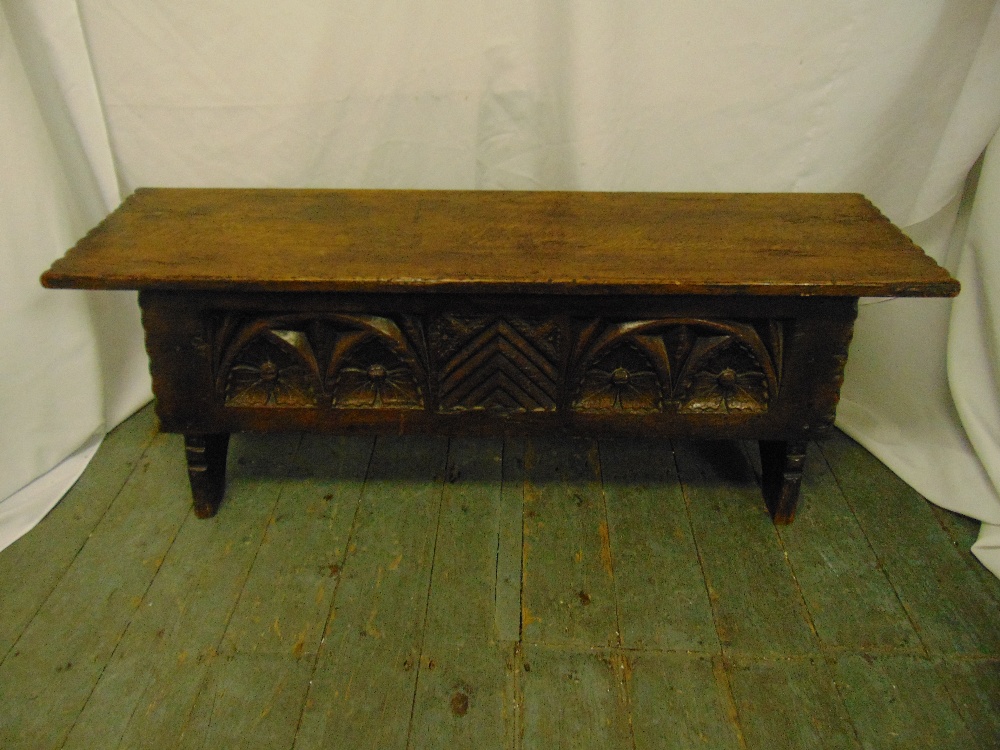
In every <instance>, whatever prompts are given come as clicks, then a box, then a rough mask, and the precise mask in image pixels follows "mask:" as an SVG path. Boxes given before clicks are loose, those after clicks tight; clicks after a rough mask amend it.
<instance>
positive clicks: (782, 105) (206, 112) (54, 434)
mask: <svg viewBox="0 0 1000 750" xmlns="http://www.w3.org/2000/svg"><path fill="white" fill-rule="evenodd" d="M2 7H3V9H4V10H5V16H4V18H5V21H4V29H3V30H2V31H3V34H4V36H3V37H2V44H3V46H2V47H0V64H2V66H3V67H2V69H0V72H2V73H3V74H4V75H3V79H2V83H0V85H2V86H4V87H6V88H7V89H8V90H5V91H3V92H0V93H2V94H3V97H2V99H0V101H3V102H5V104H4V105H3V106H4V107H5V109H4V111H3V112H2V113H0V115H2V117H3V121H2V122H0V124H3V125H8V123H9V127H5V129H4V131H3V132H4V135H3V136H2V137H3V138H4V145H3V148H4V152H3V153H4V155H6V154H8V153H9V154H10V155H11V158H12V159H13V161H8V160H5V161H4V162H3V163H4V164H17V167H16V169H17V172H18V175H19V180H18V183H17V193H16V195H14V194H12V195H11V198H10V200H8V198H7V195H6V191H8V190H9V189H10V187H11V181H10V180H4V185H5V188H4V189H5V194H4V201H3V205H2V207H0V208H2V212H3V213H2V217H0V221H3V222H5V224H4V229H9V230H10V231H4V232H3V236H2V238H0V243H3V244H2V245H0V247H2V251H3V253H4V259H5V260H7V261H8V263H6V264H5V268H10V267H14V268H16V269H18V272H17V273H16V274H14V275H12V276H10V277H8V276H7V275H6V271H5V276H4V288H3V291H4V292H5V296H4V306H5V315H4V325H3V328H2V329H0V331H2V333H0V335H2V338H0V346H3V347H4V350H5V351H7V352H16V354H15V355H14V356H13V357H12V358H9V359H7V360H6V361H4V362H3V364H2V365H0V367H3V368H4V369H3V372H4V376H5V381H4V382H5V383H15V382H16V383H18V386H17V388H16V389H11V388H6V389H4V390H3V392H2V395H0V409H2V410H3V412H2V416H3V424H4V428H3V430H4V436H3V440H4V443H3V448H4V451H3V455H2V459H0V460H3V462H4V471H3V473H2V480H0V481H2V485H0V496H4V495H6V494H8V493H9V492H11V491H13V490H16V489H17V488H19V487H21V486H22V485H23V484H24V483H25V482H27V481H28V480H30V479H31V477H33V476H36V475H38V474H40V473H42V472H44V471H45V470H46V469H48V468H49V467H50V466H51V465H52V464H53V463H54V462H55V461H57V460H58V458H60V457H61V456H63V455H66V454H67V453H68V452H70V451H71V450H73V449H74V448H75V447H77V446H79V445H81V444H82V443H83V442H85V440H86V438H87V436H89V435H91V434H92V433H94V432H100V431H101V429H102V427H108V426H111V425H113V424H114V423H115V422H116V421H118V420H119V419H120V418H121V417H122V416H123V415H124V414H125V413H127V412H128V411H129V410H131V409H133V408H135V407H136V406H137V405H138V404H140V403H141V402H142V400H143V398H144V395H145V393H146V389H148V379H147V378H146V376H145V374H144V367H145V360H144V356H143V354H142V351H141V348H140V346H139V342H140V340H141V334H140V333H139V330H138V324H137V321H136V317H135V315H134V299H133V298H132V297H130V296H128V295H103V296H99V295H85V296H82V295H73V294H71V293H66V292H59V293H56V292H43V291H41V290H39V289H38V288H37V282H36V279H37V274H38V273H40V272H41V270H43V269H44V268H45V267H46V266H47V264H48V262H49V261H50V260H51V259H52V257H54V256H55V255H58V254H59V253H61V252H62V250H63V249H65V246H68V245H69V244H71V243H72V241H73V240H74V239H75V238H76V236H78V235H79V234H81V233H82V232H83V231H84V230H85V229H86V228H87V227H88V226H89V225H90V224H92V223H94V221H96V219H97V218H99V215H100V214H101V213H103V212H104V211H105V210H106V209H108V208H109V207H111V206H113V205H114V204H115V203H116V202H117V200H118V197H119V195H120V194H126V193H128V192H131V190H133V189H134V188H135V187H137V186H140V185H212V186H228V185H248V186H328V187H376V186H378V187H431V188H435V187H441V188H443V187H455V188H517V189H535V188H565V189H581V190H597V189H600V190H709V191H716V190H717V191H738V190H750V191H761V190H770V191H829V190H847V191H858V192H864V193H866V194H867V195H869V197H871V198H872V199H873V200H874V201H875V203H876V204H877V205H879V207H880V208H882V210H883V211H884V212H885V213H886V214H887V215H888V216H889V217H890V218H891V219H893V220H894V221H895V222H896V223H898V224H900V225H902V226H904V227H905V228H907V231H909V232H910V233H911V234H912V235H913V236H914V238H915V239H917V241H918V242H921V243H923V244H924V246H925V248H926V249H927V250H928V251H929V252H930V253H931V254H932V255H934V256H935V257H936V258H938V259H939V260H941V261H942V262H945V263H946V264H948V265H949V267H950V268H952V269H953V270H956V271H958V270H960V271H961V273H962V275H963V281H964V282H965V283H966V291H965V292H964V293H963V295H962V296H961V297H959V301H958V303H956V304H955V305H954V314H953V312H952V311H953V305H952V303H951V302H949V301H932V300H903V301H892V302H884V303H878V304H868V305H865V306H864V308H863V310H862V314H861V316H860V319H859V324H858V331H857V336H856V341H855V344H854V346H853V347H852V352H851V360H850V365H849V373H848V380H847V383H846V384H845V389H844V402H843V406H842V410H841V424H842V426H844V427H845V428H846V429H848V431H849V432H851V434H853V435H854V436H855V437H857V438H858V439H860V440H861V441H862V442H863V443H865V445H867V446H868V447H870V448H871V449H872V450H873V451H875V452H876V454H877V455H879V456H880V457H881V458H883V460H886V461H887V462H888V463H889V464H890V466H892V467H893V468H894V469H895V470H896V471H897V472H899V473H900V474H901V475H902V476H903V477H904V478H905V479H906V480H907V481H909V482H910V483H911V484H913V485H914V486H915V487H916V488H917V489H918V490H920V491H921V492H922V493H923V494H925V495H926V496H928V497H929V498H930V499H932V500H934V501H935V502H938V503H941V504H943V505H946V506H947V507H950V508H953V509H955V510H959V511H961V512H963V513H967V514H969V515H973V516H976V517H978V518H981V519H985V520H987V521H989V522H990V523H991V524H997V525H1000V497H998V494H997V491H996V487H997V482H998V480H1000V450H998V443H997V437H998V433H1000V404H998V397H997V393H998V391H997V372H996V367H997V366H996V359H995V357H994V356H993V351H994V349H993V347H994V346H995V333H996V332H997V331H1000V328H998V327H997V326H996V324H995V323H996V318H995V316H994V311H993V309H994V308H993V307H991V305H990V300H991V299H993V300H995V299H998V297H997V296H996V295H997V294H998V293H1000V288H998V285H1000V269H997V268H994V266H995V265H997V264H1000V261H998V260H997V258H1000V229H998V227H997V226H996V224H995V216H996V212H997V211H996V209H997V206H998V197H997V194H998V192H1000V191H998V189H997V188H996V187H994V188H988V185H989V184H993V183H994V182H996V181H997V179H998V178H997V177H996V175H995V173H996V172H997V171H1000V170H998V169H997V168H996V167H995V162H996V161H997V160H998V159H997V158H993V159H988V160H987V161H986V163H985V165H984V168H983V173H982V177H981V181H980V186H979V191H978V193H977V194H976V196H975V202H973V201H972V194H971V193H970V194H969V196H968V199H967V200H966V203H965V204H964V205H965V206H966V211H964V212H960V211H959V209H960V207H961V206H962V205H963V204H962V203H961V197H962V191H963V186H964V185H965V183H966V178H967V175H968V173H969V170H970V168H971V167H972V165H973V164H974V163H975V162H976V159H977V158H978V157H979V156H980V154H981V153H982V151H983V149H984V148H985V146H986V144H987V143H988V142H989V140H990V138H991V137H992V134H993V133H994V132H995V131H996V129H997V126H998V123H1000V96H998V93H1000V91H998V86H1000V14H998V11H997V7H996V3H995V2H992V1H987V0H922V2H920V3H913V2H912V0H851V1H849V2H844V1H840V2H818V3H808V4H806V3H798V2H794V1H793V0H768V1H767V2H761V3H754V4H752V5H747V4H746V3H744V2H737V1H736V0H725V1H723V2H716V3H704V2H696V1H695V0H684V1H681V2H672V3H669V4H667V3H658V4H654V3H647V2H642V1H641V0H619V1H617V2H614V3H611V2H604V1H601V2H597V1H595V2H593V3H587V4H584V3H577V4H571V3H568V2H564V1H560V2H556V1H549V2H545V1H543V0H511V1H510V2H506V3H503V4H487V3H478V2H474V1H470V0H463V1H462V2H457V1H455V0H431V1H429V2H428V1H426V0H425V1H423V2H415V1H414V0H408V1H404V0H394V1H392V2H390V1H389V0H370V2H367V3H365V4H363V5H362V6H358V5H357V4H355V3H350V4H349V3H337V2H318V1H317V2H309V1H308V0H290V1H288V2H283V3H274V2H270V1H268V2H264V1H263V0H239V1H237V0H215V1H214V2H207V3H206V2H203V1H202V2H190V1H187V2H179V1H178V2H172V3H155V2H152V1H150V0H44V1H42V2H37V3H31V4H29V3H23V2H17V1H16V0H3V5H2ZM119 190H120V193H119ZM991 206H992V209H993V210H992V212H991V210H990V207H991ZM991 221H992V222H994V223H991ZM8 225H9V226H8ZM966 226H967V227H968V232H966V231H965V228H966ZM8 290H9V291H8ZM95 299H100V300H103V301H102V302H98V303H95V302H93V301H90V300H95ZM10 300H14V301H15V304H13V305H12V304H11V302H10ZM8 308H9V309H8ZM29 333H30V337H29ZM26 337H28V338H27V339H26ZM949 341H950V344H949ZM38 342H44V344H45V346H39V345H38ZM67 342H69V343H67ZM109 343H113V345H110V346H109ZM67 347H69V348H70V351H69V353H66V352H65V349H66V348H67ZM43 352H46V353H47V355H46V354H43ZM57 353H58V354H57ZM949 357H950V359H948V358H949ZM967 363H968V364H967ZM949 370H950V373H951V376H952V386H953V387H954V389H955V392H956V394H957V395H956V399H955V401H953V400H952V397H951V396H950V394H949V385H948V373H949ZM8 378H10V379H8ZM15 393H16V395H15ZM984 393H985V394H987V395H985V396H984V395H983V394H984ZM970 415H971V416H970ZM970 420H971V421H970ZM963 421H964V423H965V428H963ZM15 426H16V431H15ZM966 429H968V433H966ZM3 505H6V503H4V504H3ZM3 505H0V508H2V507H3ZM987 532H988V533H995V530H990V529H987ZM0 533H2V532H0ZM984 536H985V535H984ZM996 555H997V556H996V557H995V558H993V562H992V563H991V564H992V565H994V566H995V567H994V570H995V571H997V572H998V573H1000V551H997V553H996Z"/></svg>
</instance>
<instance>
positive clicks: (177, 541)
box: [0, 409, 1000, 750]
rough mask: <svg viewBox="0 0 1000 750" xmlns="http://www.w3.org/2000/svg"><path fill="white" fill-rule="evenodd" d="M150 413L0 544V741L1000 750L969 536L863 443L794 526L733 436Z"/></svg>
mask: <svg viewBox="0 0 1000 750" xmlns="http://www.w3.org/2000/svg"><path fill="white" fill-rule="evenodd" d="M229 479H230V481H229V488H228V490H227V494H226V499H225V502H224V503H223V505H222V508H221V510H220V512H219V514H218V515H217V516H216V517H215V518H213V519H211V520H199V519H197V518H195V517H194V515H193V514H192V512H191V510H190V499H189V495H188V488H187V482H186V472H185V467H184V456H183V445H182V441H181V440H180V439H179V438H178V437H177V436H172V435H160V434H157V433H156V431H155V420H154V419H153V417H152V413H151V411H150V410H149V409H146V410H143V411H142V412H140V413H139V414H137V415H136V416H135V417H133V418H132V419H131V420H129V421H128V422H126V423H125V424H123V425H122V426H121V427H120V428H119V429H117V430H116V431H115V432H113V433H112V434H111V435H110V436H109V437H108V439H107V440H106V442H105V444H104V446H103V447H102V448H101V450H100V451H99V452H98V455H97V458H96V459H95V460H94V462H93V463H92V465H91V467H90V468H88V470H87V472H85V474H84V475H83V477H81V479H80V481H79V482H78V483H77V485H76V487H75V488H74V489H73V490H72V491H71V492H70V493H69V494H68V495H67V497H66V498H65V499H64V500H63V502H62V503H60V505H58V506H57V507H56V509H55V510H54V511H53V512H52V513H51V514H50V516H49V517H48V518H46V519H45V521H43V523H42V524H40V525H39V526H38V527H37V528H36V529H35V530H33V531H32V532H31V533H29V534H28V535H26V536H25V537H24V538H23V539H21V540H20V541H19V542H17V543H16V544H15V545H13V546H12V547H10V548H9V549H7V550H5V551H3V552H0V605H2V606H0V612H2V617H0V747H2V748H4V750H8V748H12V749H20V748H26V749H30V750H47V749H48V748H83V747H86V748H93V747H100V748H133V747H135V748H140V747H142V748H167V747H169V748H183V749H184V750H193V749H196V748H197V749H199V750H201V749H207V748H219V747H247V748H269V749H270V748H288V749H291V748H325V747H378V748H399V749H400V750H402V749H403V748H456V749H457V748H464V747H469V748H487V747H488V748H504V749H505V750H518V749H523V748H546V749H547V748H558V747H572V748H602V749H603V748H628V749H629V750H651V749H653V748H657V749H658V748H712V749H715V748H718V749H720V750H730V749H733V750H736V749H739V750H754V749H755V748H866V749H868V748H874V749H879V748H902V747H906V748H911V747H927V748H935V749H936V748H952V747H954V748H992V747H1000V581H997V580H996V579H995V578H993V577H992V576H990V575H989V574H988V573H986V572H985V571H984V569H983V568H982V567H981V566H980V565H979V563H978V562H977V561H976V560H975V558H973V557H972V556H971V555H970V554H969V552H968V545H969V544H971V542H972V540H973V539H974V538H975V533H976V528H975V524H974V523H972V522H970V521H969V520H968V519H964V518H962V517H960V516H956V515H955V514H951V513H949V512H947V511H944V510H941V509H938V508H933V507H931V506H930V505H928V504H927V503H926V502H925V501H924V500H923V499H922V498H920V496H919V495H917V494H916V493H915V492H913V491H912V490H911V489H909V488H908V487H906V485H904V484H903V483H902V482H900V481H899V480H898V479H897V478H896V477H895V476H893V475H892V474H891V473H890V472H888V470H886V469H885V467H883V466H882V465H881V464H879V463H878V462H877V461H875V460H874V459H873V458H872V457H871V456H870V454H868V453H867V452H865V451H864V450H863V449H861V448H860V447H859V446H858V445H857V444H855V443H853V442H852V441H850V440H849V439H848V438H846V437H844V436H843V435H840V434H839V433H838V434H835V435H834V436H833V437H832V438H831V439H830V440H829V441H827V442H825V443H824V444H822V445H811V446H810V448H809V459H808V462H807V471H806V476H805V480H804V485H803V497H802V505H801V508H800V512H799V516H798V519H797V520H796V522H795V524H793V525H792V526H788V527H783V528H780V529H776V528H775V527H774V526H773V525H772V524H771V523H770V520H769V519H768V517H767V514H766V512H765V510H764V506H763V503H762V501H761V498H760V490H759V463H758V462H757V459H756V457H755V455H754V451H753V450H748V446H745V445H740V444H735V443H711V444H710V443H689V442H685V441H674V442H673V443H670V442H667V441H662V440H661V441H654V440H650V441H643V440H633V441H630V440H614V441H612V440H608V441H601V442H595V441H590V440H578V439H560V438H552V437H550V438H545V439H536V438H523V439H507V440H505V441H502V440H497V439H476V438H462V439H458V438H452V439H447V438H427V437H406V438H401V437H380V438H377V439H372V438H360V437H329V436H314V435H305V436H303V435H298V434H287V435H271V436H260V435H241V436H236V437H234V439H233V445H232V448H231V454H230V462H229Z"/></svg>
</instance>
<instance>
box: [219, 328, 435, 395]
mask: <svg viewBox="0 0 1000 750" xmlns="http://www.w3.org/2000/svg"><path fill="white" fill-rule="evenodd" d="M403 327H405V328H406V329H407V332H406V333H404V330H403ZM403 327H401V326H400V325H399V324H397V323H396V322H395V321H393V320H391V319H389V318H386V317H380V316H374V315H342V314H315V313H313V314H279V315H256V314H255V315H243V314H240V313H227V314H224V315H223V316H222V319H221V322H220V323H219V324H218V325H217V327H216V328H215V337H214V340H215V345H214V346H213V351H214V354H215V358H214V366H215V372H216V389H217V390H218V391H219V392H220V393H222V394H223V396H224V398H225V403H226V405H227V406H233V407H294V408H313V407H317V406H321V405H322V406H329V407H332V408H335V409H338V408H341V409H365V408H376V409H377V408H387V407H388V408H397V409H398V408H403V409H419V408H422V407H423V406H424V403H425V397H424V386H423V383H424V382H425V380H426V368H425V366H424V365H423V363H422V361H421V358H420V356H419V355H418V353H417V351H418V348H419V346H420V339H421V336H420V327H419V325H417V324H416V323H414V322H413V321H404V322H403Z"/></svg>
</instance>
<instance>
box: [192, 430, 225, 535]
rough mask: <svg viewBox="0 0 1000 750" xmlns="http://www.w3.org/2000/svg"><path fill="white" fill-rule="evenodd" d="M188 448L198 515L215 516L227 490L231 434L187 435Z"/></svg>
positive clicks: (193, 493) (195, 510)
mask: <svg viewBox="0 0 1000 750" xmlns="http://www.w3.org/2000/svg"><path fill="white" fill-rule="evenodd" d="M184 450H185V454H186V456H187V469H188V478H189V479H190V481H191V497H192V499H193V500H194V514H195V515H196V516H198V518H211V517H212V516H214V515H215V514H216V513H217V512H218V510H219V505H220V504H221V503H222V496H223V494H224V493H225V491H226V454H227V452H228V450H229V433H228V432H218V433H211V434H208V435H185V436H184Z"/></svg>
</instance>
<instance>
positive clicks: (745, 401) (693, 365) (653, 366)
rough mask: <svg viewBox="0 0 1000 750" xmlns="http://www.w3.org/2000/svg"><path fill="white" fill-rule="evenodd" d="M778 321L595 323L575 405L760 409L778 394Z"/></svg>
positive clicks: (583, 349) (584, 336) (586, 341)
mask: <svg viewBox="0 0 1000 750" xmlns="http://www.w3.org/2000/svg"><path fill="white" fill-rule="evenodd" d="M783 340H784V329H783V325H782V324H781V322H780V321H763V322H758V323H752V322H741V321H721V320H702V319H695V318H672V319H660V320H640V321H626V322H610V323H606V322H601V321H594V322H591V323H590V324H589V325H588V326H586V327H585V328H584V329H583V331H582V332H581V335H580V337H579V339H578V341H577V346H576V352H577V355H576V357H575V362H576V366H575V373H576V374H575V378H574V380H575V382H576V384H577V385H576V388H575V390H574V393H573V394H572V404H571V406H572V408H573V409H574V410H576V411H584V412H607V411H621V412H636V413H643V412H659V411H677V412H680V413H705V414H729V413H733V412H741V413H759V412H763V411H766V410H767V407H768V404H769V403H770V402H771V401H772V400H773V399H774V397H775V396H776V395H777V392H778V385H779V378H780V363H781V356H782V346H783Z"/></svg>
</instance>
